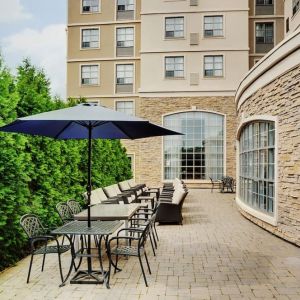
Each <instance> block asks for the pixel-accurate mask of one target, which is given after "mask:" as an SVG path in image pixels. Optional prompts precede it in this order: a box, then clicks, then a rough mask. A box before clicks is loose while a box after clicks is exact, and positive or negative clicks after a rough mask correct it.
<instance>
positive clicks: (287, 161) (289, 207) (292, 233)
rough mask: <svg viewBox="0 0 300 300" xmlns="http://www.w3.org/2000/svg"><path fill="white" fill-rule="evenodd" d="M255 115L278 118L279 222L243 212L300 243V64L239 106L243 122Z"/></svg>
mask: <svg viewBox="0 0 300 300" xmlns="http://www.w3.org/2000/svg"><path fill="white" fill-rule="evenodd" d="M255 115H269V116H277V118H278V130H277V137H278V161H277V166H278V178H277V182H278V224H277V226H272V225H270V224H268V223H265V222H263V221H261V220H259V219H257V218H255V217H254V216H252V215H250V214H248V213H246V212H244V211H241V213H242V214H243V215H244V216H245V217H247V218H248V219H250V220H251V221H252V222H254V223H256V224H257V225H259V226H261V227H263V228H265V229H267V230H268V231H271V232H272V233H274V234H276V235H278V236H280V237H282V238H284V239H286V240H288V241H290V242H292V243H295V244H297V245H299V246H300V65H298V66H297V67H296V68H294V69H292V70H290V71H289V72H287V73H285V74H283V75H282V76H281V77H279V78H277V79H275V80H274V81H273V82H271V83H270V84H268V85H267V86H265V87H263V88H261V89H259V90H258V91H256V92H255V93H254V94H252V96H250V97H249V98H248V99H246V101H245V102H244V103H243V104H242V105H241V107H240V108H239V110H238V119H239V121H240V122H241V118H248V117H251V116H255Z"/></svg>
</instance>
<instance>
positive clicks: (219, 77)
mask: <svg viewBox="0 0 300 300" xmlns="http://www.w3.org/2000/svg"><path fill="white" fill-rule="evenodd" d="M203 79H225V76H203Z"/></svg>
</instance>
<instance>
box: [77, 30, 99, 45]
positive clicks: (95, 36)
mask: <svg viewBox="0 0 300 300" xmlns="http://www.w3.org/2000/svg"><path fill="white" fill-rule="evenodd" d="M81 48H83V49H88V48H99V29H98V28H92V29H82V31H81Z"/></svg>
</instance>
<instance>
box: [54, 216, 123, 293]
mask: <svg viewBox="0 0 300 300" xmlns="http://www.w3.org/2000/svg"><path fill="white" fill-rule="evenodd" d="M121 226H122V222H120V221H103V222H99V221H93V222H91V227H88V224H87V222H81V221H80V222H79V221H72V222H69V223H67V224H65V225H63V226H61V227H58V228H57V229H55V230H53V231H51V234H53V235H64V236H66V237H67V238H68V240H69V242H70V245H71V253H72V262H71V268H70V271H69V273H68V275H67V276H66V278H65V280H64V282H63V283H62V284H61V285H60V286H63V285H64V284H65V283H66V281H67V280H68V279H69V277H70V275H71V271H72V269H73V267H74V268H75V271H76V274H75V275H74V277H73V278H72V279H71V280H70V283H71V284H74V283H79V284H82V283H89V284H91V283H92V284H98V283H105V284H106V287H107V288H109V285H108V282H107V279H108V277H109V271H105V270H104V269H103V264H102V256H101V240H102V238H103V237H105V245H107V241H108V236H109V235H111V234H112V233H114V232H115V231H116V230H117V229H118V228H120V227H121ZM86 235H90V236H91V235H93V236H98V237H99V238H100V239H99V242H98V246H97V254H93V253H91V254H87V253H86V252H85V248H84V247H83V244H82V245H81V248H80V249H79V250H78V251H75V248H74V239H73V237H74V236H86ZM77 257H79V258H80V262H79V265H78V266H77V267H76V266H75V259H76V258H77ZM83 257H86V258H87V257H97V258H98V259H99V263H100V271H98V270H97V271H96V270H91V271H86V270H78V269H79V267H80V264H81V261H82V258H83ZM109 259H110V257H109ZM91 277H92V278H93V280H91V279H89V278H91Z"/></svg>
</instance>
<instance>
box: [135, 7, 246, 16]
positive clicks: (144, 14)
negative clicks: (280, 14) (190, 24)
mask: <svg viewBox="0 0 300 300" xmlns="http://www.w3.org/2000/svg"><path fill="white" fill-rule="evenodd" d="M248 11H249V8H245V9H210V10H204V9H199V10H193V11H188V10H176V11H175V10H173V11H171V12H167V11H149V12H143V11H141V13H140V15H141V16H147V15H172V14H199V13H202V14H203V13H223V12H224V13H227V12H245V13H248Z"/></svg>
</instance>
